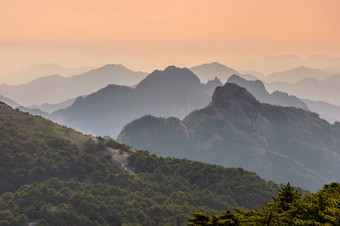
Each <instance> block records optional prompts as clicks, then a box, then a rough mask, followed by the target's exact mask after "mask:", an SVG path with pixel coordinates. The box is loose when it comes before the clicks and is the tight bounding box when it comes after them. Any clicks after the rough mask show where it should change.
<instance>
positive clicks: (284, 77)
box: [264, 66, 331, 83]
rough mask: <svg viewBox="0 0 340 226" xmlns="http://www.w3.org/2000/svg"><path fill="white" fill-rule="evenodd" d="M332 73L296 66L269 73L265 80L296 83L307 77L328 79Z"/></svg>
mask: <svg viewBox="0 0 340 226" xmlns="http://www.w3.org/2000/svg"><path fill="white" fill-rule="evenodd" d="M330 76H331V75H330V74H329V73H328V72H326V71H323V70H321V69H314V68H307V67H303V66H301V67H296V68H292V69H290V70H285V71H280V72H274V73H271V74H270V75H268V76H267V77H266V78H264V80H265V81H266V82H286V83H294V82H297V81H300V80H302V79H305V78H314V79H319V80H321V79H326V78H328V77H330Z"/></svg>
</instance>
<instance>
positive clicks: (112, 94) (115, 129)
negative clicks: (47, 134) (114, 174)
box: [51, 66, 221, 137]
mask: <svg viewBox="0 0 340 226" xmlns="http://www.w3.org/2000/svg"><path fill="white" fill-rule="evenodd" d="M220 84H221V82H220V81H219V80H218V79H215V80H212V81H210V82H209V83H208V84H207V85H204V84H201V82H200V80H199V78H198V77H197V76H196V75H195V74H193V73H192V72H191V71H190V70H189V69H185V68H184V69H180V68H176V67H174V66H169V67H167V68H166V69H165V70H164V71H159V70H156V71H154V72H152V73H151V74H149V75H148V76H147V77H146V78H145V79H143V80H142V81H141V82H140V83H138V85H137V86H136V88H134V89H133V88H130V87H127V86H118V85H109V86H107V87H105V88H103V89H101V90H99V91H97V92H95V93H93V94H91V95H88V96H86V97H84V98H78V99H77V100H76V101H75V102H74V103H73V104H72V105H71V106H70V107H68V108H66V109H64V110H60V111H57V112H54V113H53V114H52V116H51V118H52V119H54V120H56V121H57V122H60V123H62V124H65V125H68V126H71V127H74V128H76V129H78V130H80V131H84V132H88V133H94V134H96V135H109V136H112V137H116V136H117V135H118V133H119V132H120V131H121V129H122V128H123V126H124V125H126V124H127V123H128V122H130V121H132V120H134V119H136V118H139V117H141V116H143V115H145V114H152V115H156V116H162V117H170V116H175V117H179V118H183V117H184V116H185V115H187V114H188V113H189V112H191V111H193V110H196V109H200V108H202V107H204V106H206V105H207V104H209V100H210V97H211V95H212V92H213V90H214V89H215V87H216V86H218V85H220Z"/></svg>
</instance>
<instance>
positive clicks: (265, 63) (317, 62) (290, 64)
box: [237, 55, 340, 75]
mask: <svg viewBox="0 0 340 226" xmlns="http://www.w3.org/2000/svg"><path fill="white" fill-rule="evenodd" d="M339 65H340V58H333V57H330V56H327V55H314V56H310V57H306V58H302V57H299V56H295V55H281V56H267V57H264V58H262V59H256V60H250V61H244V62H240V63H238V65H237V67H238V68H243V69H244V70H249V69H251V70H255V71H259V72H261V73H263V74H266V75H268V74H270V73H273V72H276V71H284V70H286V69H287V68H296V67H299V66H304V67H309V68H310V67H313V68H329V69H330V70H329V69H325V70H326V71H329V72H330V73H331V74H333V72H334V71H336V67H339ZM254 75H255V74H254Z"/></svg>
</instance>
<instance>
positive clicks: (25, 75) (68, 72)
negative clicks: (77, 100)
mask: <svg viewBox="0 0 340 226" xmlns="http://www.w3.org/2000/svg"><path fill="white" fill-rule="evenodd" d="M92 69H93V67H82V68H75V67H73V68H65V67H62V66H60V65H58V64H52V63H46V64H38V65H31V66H29V67H26V68H23V69H21V70H20V71H17V72H12V73H1V74H0V81H1V83H2V84H9V85H19V84H22V83H25V82H29V81H31V80H34V79H37V78H39V77H43V76H46V75H53V74H59V75H61V76H63V77H70V76H73V75H79V74H83V73H85V72H87V71H89V70H92ZM1 83H0V84H1Z"/></svg>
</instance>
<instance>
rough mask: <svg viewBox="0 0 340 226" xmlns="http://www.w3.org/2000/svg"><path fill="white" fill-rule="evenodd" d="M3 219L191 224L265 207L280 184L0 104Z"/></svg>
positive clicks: (18, 221)
mask: <svg viewBox="0 0 340 226" xmlns="http://www.w3.org/2000/svg"><path fill="white" fill-rule="evenodd" d="M0 161H1V165H0V175H1V177H0V225H35V224H37V225H185V224H186V219H187V218H188V217H190V215H191V213H192V212H193V211H200V212H206V213H207V214H213V213H216V212H221V211H223V210H224V209H228V208H231V209H233V208H241V209H251V208H261V207H263V205H264V203H265V202H268V201H270V199H271V197H272V196H273V195H277V193H278V190H279V188H280V187H281V186H279V185H277V184H275V183H274V182H271V181H265V180H264V179H262V178H260V177H259V176H258V175H256V174H255V173H253V172H249V171H246V170H243V169H241V168H223V167H221V166H217V165H209V164H205V163H200V162H195V161H190V160H187V159H182V160H181V159H174V158H161V157H157V156H155V155H151V154H149V153H148V152H147V151H136V150H133V149H132V148H129V147H127V146H125V145H122V144H119V143H117V142H116V141H114V140H112V139H104V138H101V137H93V136H89V135H83V134H81V133H79V132H77V131H75V130H73V129H70V128H67V127H64V126H60V125H58V124H55V123H53V122H51V121H49V120H46V119H44V118H42V117H37V116H32V115H30V114H27V113H23V112H20V111H19V110H13V109H12V108H11V107H9V106H8V105H5V104H4V103H0Z"/></svg>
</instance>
